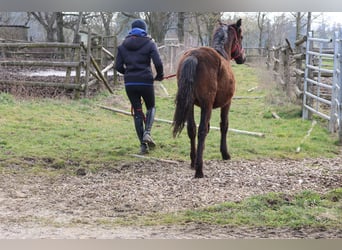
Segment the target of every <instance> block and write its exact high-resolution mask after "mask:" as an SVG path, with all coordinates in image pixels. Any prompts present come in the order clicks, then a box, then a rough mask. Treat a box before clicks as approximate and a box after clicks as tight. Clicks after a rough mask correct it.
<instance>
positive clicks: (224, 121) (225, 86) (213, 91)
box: [172, 19, 246, 178]
mask: <svg viewBox="0 0 342 250" xmlns="http://www.w3.org/2000/svg"><path fill="white" fill-rule="evenodd" d="M241 23H242V22H241V19H239V20H238V21H237V22H236V23H234V24H230V25H227V24H223V23H219V27H218V28H217V29H216V30H215V32H214V35H213V40H212V46H211V47H199V48H195V49H190V50H188V51H187V52H185V53H184V54H183V55H182V57H181V59H180V61H179V65H178V69H177V74H176V75H177V85H178V90H177V94H176V98H175V105H176V108H175V112H174V117H173V122H172V126H173V137H176V136H177V135H179V134H180V133H181V131H182V130H183V128H184V126H185V123H186V125H187V132H188V136H189V138H190V150H191V152H190V158H191V168H192V169H195V178H203V177H204V175H203V150H204V147H205V138H206V136H207V134H208V132H209V128H210V124H209V123H210V117H211V113H212V109H215V108H221V122H220V131H221V142H220V151H221V155H222V158H223V159H224V160H229V159H230V154H229V153H228V149H227V138H226V136H227V131H228V126H229V118H228V114H229V109H230V105H231V102H232V98H233V95H234V92H235V77H234V74H233V71H232V68H231V64H230V61H231V60H233V59H234V60H235V62H236V63H237V64H243V63H244V62H245V60H246V56H245V53H244V49H243V48H242V30H241ZM194 105H196V106H199V107H200V109H201V114H200V124H199V127H198V144H197V151H196V145H195V143H196V138H195V137H196V123H195V118H194Z"/></svg>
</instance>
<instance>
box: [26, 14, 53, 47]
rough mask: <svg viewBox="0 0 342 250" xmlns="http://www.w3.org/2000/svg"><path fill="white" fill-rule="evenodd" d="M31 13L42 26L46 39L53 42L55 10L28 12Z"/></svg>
mask: <svg viewBox="0 0 342 250" xmlns="http://www.w3.org/2000/svg"><path fill="white" fill-rule="evenodd" d="M30 13H31V15H32V16H33V17H34V18H35V19H36V20H37V21H38V22H39V23H40V24H41V25H42V26H43V27H44V29H45V31H46V40H47V41H48V42H55V41H56V39H55V37H56V19H57V12H30Z"/></svg>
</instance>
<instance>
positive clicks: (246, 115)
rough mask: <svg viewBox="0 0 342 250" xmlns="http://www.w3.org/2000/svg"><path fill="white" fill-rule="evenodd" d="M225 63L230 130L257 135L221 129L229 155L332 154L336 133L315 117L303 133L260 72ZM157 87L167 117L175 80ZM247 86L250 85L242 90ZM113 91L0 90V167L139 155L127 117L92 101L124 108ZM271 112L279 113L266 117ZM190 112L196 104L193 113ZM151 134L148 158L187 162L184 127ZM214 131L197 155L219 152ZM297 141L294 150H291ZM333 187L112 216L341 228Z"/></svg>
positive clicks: (85, 163)
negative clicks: (40, 95) (52, 93)
mask: <svg viewBox="0 0 342 250" xmlns="http://www.w3.org/2000/svg"><path fill="white" fill-rule="evenodd" d="M233 69H234V72H235V75H236V79H237V91H236V95H235V96H236V98H235V99H234V101H233V104H232V107H231V112H230V128H234V129H239V130H246V131H252V132H260V133H264V135H265V137H256V136H249V135H244V134H239V133H235V132H229V134H228V146H229V150H230V153H231V156H232V160H239V159H262V158H292V159H303V158H310V157H311V158H315V157H327V158H329V157H335V156H336V155H338V154H339V151H340V148H339V146H337V139H338V138H337V137H336V135H332V134H330V133H329V132H328V130H327V128H326V126H327V125H326V122H324V121H322V120H320V119H317V121H318V124H317V125H316V126H314V128H313V130H312V132H311V134H310V136H308V137H307V138H306V135H307V133H308V131H309V129H310V128H311V126H312V122H311V121H305V120H302V118H301V108H300V106H298V105H294V104H291V103H290V102H288V101H287V100H286V98H285V97H284V93H283V92H282V91H280V90H279V89H278V88H277V86H276V85H275V84H274V83H273V82H272V81H270V80H269V79H267V77H264V76H263V73H262V72H258V71H257V70H256V69H254V68H251V67H248V66H246V65H239V66H236V65H234V66H233ZM163 85H164V86H165V88H166V89H167V90H168V92H169V94H170V97H165V94H163V93H162V91H161V90H160V88H158V86H156V93H157V97H156V108H157V115H156V116H157V118H161V119H166V120H172V118H173V111H174V96H175V93H176V81H175V80H167V81H164V82H163ZM255 87H257V88H256V89H254V91H248V90H250V89H252V88H255ZM115 94H116V95H117V96H121V98H119V100H120V101H115V100H116V99H118V98H116V97H113V96H110V95H109V94H108V93H102V94H100V95H99V96H97V97H96V98H93V99H81V100H66V99H63V100H54V99H34V100H32V99H17V98H15V97H13V96H11V95H9V94H5V93H0V170H2V171H11V168H8V166H13V165H18V166H22V167H27V168H28V169H32V171H34V172H35V173H37V174H51V173H49V170H48V169H46V167H45V166H46V165H47V164H48V165H49V166H52V167H53V168H54V169H58V170H60V171H69V170H72V169H73V168H74V167H79V166H82V167H84V168H87V169H89V170H91V171H97V170H98V169H99V168H101V167H104V166H111V167H115V166H116V165H118V164H120V163H121V162H127V161H139V159H136V158H132V157H131V154H134V153H137V152H138V150H139V143H138V140H137V137H136V134H135V130H134V125H133V121H132V117H130V116H127V115H123V114H119V113H114V112H111V111H108V110H104V109H101V108H100V107H99V106H98V104H101V105H106V106H113V107H115V108H119V109H124V110H125V111H129V108H127V107H129V103H128V100H127V97H126V94H125V92H124V89H123V88H117V90H116V93H115ZM240 97H248V98H240ZM108 103H110V104H108ZM113 103H115V105H114V104H113ZM272 112H276V113H277V114H278V115H279V116H280V117H281V118H280V119H274V118H273V117H272ZM219 113H220V112H219V110H214V111H213V114H212V119H211V126H215V127H218V126H219ZM198 114H199V109H198V108H196V116H197V118H198ZM197 121H198V119H197ZM153 137H154V139H155V141H156V142H157V144H158V145H157V147H156V149H155V150H153V151H152V152H151V153H150V156H152V157H156V158H163V159H172V160H185V161H189V139H188V137H187V134H186V129H185V130H184V131H183V132H182V133H181V135H180V136H179V137H177V138H173V137H172V133H171V125H170V124H168V123H162V122H155V124H154V127H153ZM219 137H220V133H219V131H217V130H213V129H212V130H211V131H210V133H209V135H208V136H207V140H206V148H205V152H204V160H209V159H220V158H221V155H220V152H219ZM299 146H300V147H301V150H300V152H296V149H297V148H298V147H299ZM70 173H74V171H70ZM57 174H58V172H57ZM341 193H342V191H341V190H340V189H338V190H332V191H331V192H330V193H328V194H326V195H325V196H320V195H318V194H315V193H311V192H309V191H308V192H303V193H300V194H298V195H297V196H295V197H287V198H286V195H285V194H272V193H270V194H267V195H263V196H255V197H250V198H248V199H246V200H244V201H242V202H241V203H231V202H230V203H223V204H218V205H217V206H213V207H208V208H206V209H202V210H195V211H185V212H179V213H177V214H166V215H165V214H162V215H159V214H153V215H152V217H148V216H147V217H139V218H136V217H134V218H131V219H132V220H131V221H130V220H129V219H127V221H122V222H119V221H116V222H117V223H122V224H125V223H137V224H139V223H140V224H144V225H152V224H154V223H164V224H168V223H188V222H203V223H209V224H229V225H237V226H239V225H249V226H260V225H263V226H272V227H273V226H274V227H278V226H289V227H298V226H334V227H341V225H340V222H339V221H342V220H341V219H342V218H341V212H340V211H339V209H340V208H341V205H342V204H341Z"/></svg>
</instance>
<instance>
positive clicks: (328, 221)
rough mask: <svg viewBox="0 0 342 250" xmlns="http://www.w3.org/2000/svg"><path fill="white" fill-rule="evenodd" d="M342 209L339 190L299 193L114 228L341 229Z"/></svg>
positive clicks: (137, 220) (160, 216) (133, 218)
mask: <svg viewBox="0 0 342 250" xmlns="http://www.w3.org/2000/svg"><path fill="white" fill-rule="evenodd" d="M341 206H342V189H341V188H338V189H334V190H332V191H330V192H328V193H327V194H324V195H319V194H317V193H314V192H311V191H302V192H300V193H298V194H296V195H293V196H289V195H287V194H284V193H268V194H264V195H257V196H252V197H249V198H247V199H245V200H243V201H242V202H224V203H221V204H218V205H214V206H209V207H206V208H201V209H195V210H185V211H178V212H176V213H168V214H158V213H154V214H151V215H144V216H140V217H137V216H135V215H133V216H130V217H125V219H116V220H114V224H116V225H117V224H120V225H124V226H130V225H136V226H137V225H139V226H154V225H168V224H178V225H185V224H188V223H201V224H208V225H225V226H231V227H240V226H244V227H269V228H293V229H295V228H307V227H310V228H320V229H324V228H335V229H342V224H341V220H342V213H341V211H340V209H341ZM102 223H106V224H113V221H106V220H104V221H102Z"/></svg>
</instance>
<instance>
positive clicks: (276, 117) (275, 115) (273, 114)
mask: <svg viewBox="0 0 342 250" xmlns="http://www.w3.org/2000/svg"><path fill="white" fill-rule="evenodd" d="M272 116H273V118H275V119H280V116H279V115H277V113H276V112H272Z"/></svg>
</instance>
